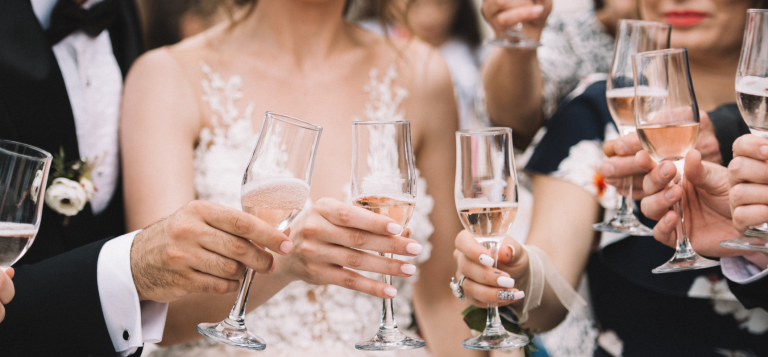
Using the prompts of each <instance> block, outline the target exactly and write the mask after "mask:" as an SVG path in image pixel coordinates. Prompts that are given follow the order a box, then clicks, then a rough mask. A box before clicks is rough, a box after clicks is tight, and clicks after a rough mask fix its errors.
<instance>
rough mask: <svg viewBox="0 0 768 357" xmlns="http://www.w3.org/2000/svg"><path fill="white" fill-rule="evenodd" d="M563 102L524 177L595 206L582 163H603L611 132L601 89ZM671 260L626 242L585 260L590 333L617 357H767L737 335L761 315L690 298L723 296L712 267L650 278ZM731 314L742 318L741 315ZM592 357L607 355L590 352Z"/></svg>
mask: <svg viewBox="0 0 768 357" xmlns="http://www.w3.org/2000/svg"><path fill="white" fill-rule="evenodd" d="M569 98H573V99H571V100H569V101H567V102H566V103H564V104H562V105H561V107H560V108H559V109H558V111H557V112H556V113H555V115H554V116H553V117H552V118H551V119H550V120H549V122H548V123H547V132H546V134H545V135H544V137H543V138H542V140H541V142H540V143H539V144H538V146H537V147H536V148H535V149H534V152H533V154H532V156H531V159H530V160H529V161H528V164H527V165H526V167H525V168H526V170H527V171H528V172H529V173H533V174H544V175H550V176H554V177H557V178H560V179H564V180H568V181H571V182H574V183H576V184H577V185H579V186H581V187H583V188H584V189H585V190H587V191H588V192H590V193H592V194H593V195H595V196H596V198H598V197H597V196H599V195H602V193H603V192H605V191H606V188H605V186H604V185H603V184H602V183H601V180H600V177H599V174H598V173H597V169H598V168H599V164H597V166H596V165H595V164H594V163H595V162H600V161H602V160H603V159H604V156H602V157H597V158H595V157H588V155H590V153H591V154H592V155H593V156H594V155H603V154H602V150H599V148H600V146H601V145H602V142H603V140H604V139H605V135H606V132H609V133H610V132H615V128H614V126H613V121H612V120H611V117H610V113H609V111H608V107H607V104H606V98H605V81H598V82H594V83H592V84H590V85H588V86H586V89H584V90H583V92H581V93H580V94H579V93H577V95H575V96H573V95H572V96H569ZM595 153H597V154H595ZM590 184H592V187H589V185H590ZM636 214H638V216H641V220H642V221H643V222H644V223H645V224H646V225H648V226H650V227H652V226H653V225H654V224H655V222H653V221H651V220H649V219H647V218H645V217H642V213H640V212H639V210H637V211H636ZM673 253H674V250H673V249H671V248H668V247H666V246H664V245H662V244H661V243H658V242H657V241H655V240H654V239H653V237H627V238H624V239H621V240H618V241H616V242H614V243H611V244H609V245H607V246H605V247H604V248H603V249H601V250H599V251H597V252H595V253H593V254H592V255H591V256H590V258H589V262H588V265H587V270H586V273H587V278H588V281H589V291H590V294H591V298H592V307H593V310H594V318H595V322H596V327H597V328H598V329H599V330H600V331H609V330H610V331H613V332H615V333H616V335H618V337H619V339H621V341H622V342H623V354H622V355H623V356H624V357H633V356H670V357H672V356H674V357H681V356H691V357H694V356H695V357H704V356H713V357H714V356H736V355H738V356H741V355H739V354H734V353H737V352H742V353H746V354H744V356H768V333H766V332H765V331H762V332H761V333H759V334H758V333H754V332H755V331H752V332H749V331H748V330H747V329H746V328H745V327H744V326H745V323H746V322H748V319H749V318H751V317H752V316H753V315H758V314H763V313H765V312H764V311H760V312H755V311H756V310H749V312H748V313H747V315H748V316H747V317H746V318H745V317H744V316H741V315H739V316H738V317H736V316H734V314H733V312H734V311H735V310H737V308H736V307H734V306H735V305H734V304H738V302H736V301H732V300H733V299H730V300H728V301H721V300H718V299H711V298H706V297H704V298H695V297H691V296H690V295H691V294H693V295H696V294H697V293H700V290H701V288H702V287H705V288H706V287H710V288H711V290H712V291H713V292H716V291H719V292H720V293H721V294H726V295H728V294H730V293H729V292H728V293H724V292H723V291H721V290H722V287H723V286H727V282H726V280H725V278H724V277H723V275H722V273H721V271H720V268H719V267H715V268H708V269H702V270H696V271H689V272H681V273H671V274H658V275H657V274H652V273H651V269H653V268H655V267H657V266H659V265H661V264H662V263H664V262H665V261H667V260H668V259H669V258H670V257H672V255H673ZM718 289H719V290H718ZM689 292H690V293H689ZM722 296H723V295H716V294H715V295H712V297H718V298H720V297H722ZM724 306H725V307H726V308H724ZM739 306H740V305H739ZM715 308H720V310H721V313H718V312H716V310H715ZM728 309H730V310H728ZM722 310H728V311H726V312H723V311H722ZM739 311H741V312H744V311H745V310H744V308H743V307H741V308H740V310H739ZM595 356H610V355H609V354H608V353H607V352H606V351H604V350H602V349H600V348H598V349H597V350H596V351H595Z"/></svg>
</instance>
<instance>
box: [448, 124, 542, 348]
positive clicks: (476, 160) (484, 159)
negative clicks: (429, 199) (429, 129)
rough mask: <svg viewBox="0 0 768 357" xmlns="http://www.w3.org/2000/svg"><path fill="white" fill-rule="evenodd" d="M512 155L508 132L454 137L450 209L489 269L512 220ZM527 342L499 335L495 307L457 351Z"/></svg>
mask: <svg viewBox="0 0 768 357" xmlns="http://www.w3.org/2000/svg"><path fill="white" fill-rule="evenodd" d="M512 155H513V152H512V130H511V129H509V128H484V129H470V130H460V131H457V132H456V182H455V185H456V187H455V199H456V209H457V210H458V212H459V218H460V219H461V223H462V224H463V225H464V228H466V229H467V230H468V231H469V232H470V233H472V235H473V236H474V237H475V239H476V240H477V241H478V242H479V243H481V244H482V245H483V246H484V247H485V248H487V249H488V250H489V251H490V252H491V255H492V258H493V259H494V264H496V262H497V261H498V255H499V245H500V244H501V242H502V241H503V240H504V237H505V235H506V234H507V231H508V230H509V227H510V226H511V225H512V222H514V220H515V216H516V214H517V176H516V174H515V172H516V171H515V161H514V159H513V157H512ZM494 267H495V265H494ZM528 342H529V341H528V337H526V336H523V335H517V334H513V333H510V332H508V331H507V330H505V329H504V326H503V325H502V323H501V318H500V316H499V308H498V305H497V304H488V318H487V320H486V324H485V330H484V331H483V332H482V333H481V334H480V335H478V336H476V337H473V338H470V339H468V340H465V341H464V342H462V346H464V348H468V349H472V350H482V351H489V350H508V349H513V348H518V347H522V346H525V345H527V344H528Z"/></svg>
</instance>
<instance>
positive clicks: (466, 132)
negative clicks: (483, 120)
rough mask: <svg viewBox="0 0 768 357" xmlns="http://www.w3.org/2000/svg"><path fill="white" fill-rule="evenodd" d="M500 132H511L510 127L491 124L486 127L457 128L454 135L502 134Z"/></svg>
mask: <svg viewBox="0 0 768 357" xmlns="http://www.w3.org/2000/svg"><path fill="white" fill-rule="evenodd" d="M502 134H512V128H506V127H502V126H492V127H487V128H477V129H463V130H457V131H456V136H480V135H483V136H485V135H502Z"/></svg>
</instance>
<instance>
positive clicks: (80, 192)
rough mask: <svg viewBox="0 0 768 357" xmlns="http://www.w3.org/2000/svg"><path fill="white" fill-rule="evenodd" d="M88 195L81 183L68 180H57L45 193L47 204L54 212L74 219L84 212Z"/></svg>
mask: <svg viewBox="0 0 768 357" xmlns="http://www.w3.org/2000/svg"><path fill="white" fill-rule="evenodd" d="M87 202H88V194H87V193H86V191H85V189H84V188H83V186H81V185H80V183H78V182H75V181H72V180H70V179H67V178H57V179H55V180H53V183H52V184H51V185H50V186H48V190H47V191H46V192H45V203H46V204H48V207H51V209H53V210H54V211H56V212H58V213H61V214H63V215H65V216H68V217H72V216H74V215H76V214H78V213H80V211H82V210H83V207H85V204H86V203H87Z"/></svg>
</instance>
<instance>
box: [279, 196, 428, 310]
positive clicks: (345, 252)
mask: <svg viewBox="0 0 768 357" xmlns="http://www.w3.org/2000/svg"><path fill="white" fill-rule="evenodd" d="M296 223H297V224H295V225H293V226H292V227H291V234H290V238H291V240H292V241H293V244H294V248H293V252H292V253H291V254H290V255H288V256H285V257H281V258H279V259H281V260H282V261H279V262H278V267H277V268H276V271H275V273H277V274H281V273H282V274H287V275H288V276H290V278H291V279H293V280H295V279H301V280H304V281H306V282H308V283H310V284H318V285H325V284H334V285H338V286H341V287H345V288H347V289H352V290H357V291H360V292H363V293H366V294H369V295H373V296H378V297H381V298H393V297H395V295H396V294H397V290H396V289H395V288H394V287H393V286H391V285H388V284H385V283H383V282H381V281H376V280H372V279H369V278H366V277H364V276H362V275H360V274H358V273H356V272H354V271H352V270H350V269H357V270H364V271H369V272H374V273H381V274H389V275H393V276H400V277H409V276H411V275H413V274H414V273H415V272H416V266H415V265H413V264H411V263H408V262H404V261H401V260H397V259H390V258H384V257H382V256H379V255H378V254H376V253H369V252H365V251H363V250H370V251H373V252H378V253H394V254H398V255H405V256H416V255H418V254H419V253H421V250H422V246H421V244H419V243H417V242H416V241H415V240H413V239H408V238H404V237H401V236H396V234H401V233H402V234H403V235H404V236H410V231H409V230H405V231H404V230H403V228H402V227H401V226H400V225H399V224H397V223H396V222H395V220H393V219H392V218H389V217H386V216H383V215H380V214H376V213H373V212H370V211H368V210H366V209H364V208H360V207H355V206H352V205H349V204H345V203H341V202H339V201H337V200H334V199H329V198H323V199H320V200H318V201H317V202H315V204H314V205H312V208H311V209H310V210H309V211H308V212H306V213H305V214H304V216H303V217H302V218H301V219H300V221H298V222H296ZM345 268H350V269H345Z"/></svg>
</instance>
